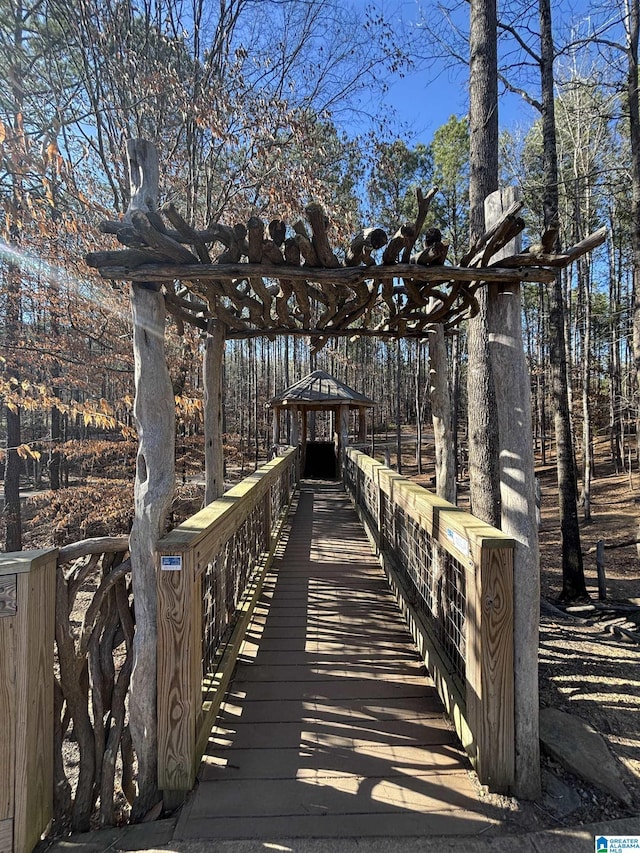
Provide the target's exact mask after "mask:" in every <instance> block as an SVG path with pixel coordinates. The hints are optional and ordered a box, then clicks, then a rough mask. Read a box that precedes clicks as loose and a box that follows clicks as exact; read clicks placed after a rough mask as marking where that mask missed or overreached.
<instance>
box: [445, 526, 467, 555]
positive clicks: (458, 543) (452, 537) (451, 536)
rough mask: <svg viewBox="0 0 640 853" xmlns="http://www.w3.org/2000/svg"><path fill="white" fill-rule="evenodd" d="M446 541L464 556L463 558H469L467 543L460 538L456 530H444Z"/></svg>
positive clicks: (462, 537) (448, 528)
mask: <svg viewBox="0 0 640 853" xmlns="http://www.w3.org/2000/svg"><path fill="white" fill-rule="evenodd" d="M445 532H446V535H447V539H448V540H449V541H450V542H451V544H452V545H454V546H455V547H456V548H457V549H458V551H460V552H461V553H462V554H464V555H465V557H468V556H469V542H468V540H467V539H465V538H464V536H461V535H460V534H459V533H458V532H457V531H456V530H452V529H451V528H450V527H447V529H446V531H445Z"/></svg>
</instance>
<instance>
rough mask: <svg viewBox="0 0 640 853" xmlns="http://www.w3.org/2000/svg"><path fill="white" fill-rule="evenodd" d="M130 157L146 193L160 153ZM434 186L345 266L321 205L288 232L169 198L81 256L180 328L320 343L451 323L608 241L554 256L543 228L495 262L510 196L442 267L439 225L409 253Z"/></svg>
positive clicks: (547, 277)
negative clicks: (110, 246) (198, 210)
mask: <svg viewBox="0 0 640 853" xmlns="http://www.w3.org/2000/svg"><path fill="white" fill-rule="evenodd" d="M128 153H129V168H130V174H131V175H132V176H133V177H132V180H133V181H134V182H135V185H138V184H139V186H140V191H139V195H140V196H141V197H142V198H144V196H145V184H147V183H148V182H149V180H150V177H151V176H154V177H155V178H156V180H157V162H156V163H155V164H153V165H152V164H151V163H150V162H149V159H150V158H153V157H154V156H155V152H154V153H151V149H150V147H149V145H148V144H146V143H144V142H143V141H141V140H133V141H131V143H130V145H129V149H128ZM436 191H437V190H436V189H432V190H431V191H430V192H429V193H427V194H426V195H425V194H423V193H422V192H421V191H420V190H419V191H418V214H417V217H416V220H415V222H413V223H409V224H407V225H404V226H403V227H402V228H400V229H399V230H398V231H397V233H396V234H395V235H394V236H393V237H391V239H389V238H388V236H387V234H386V232H385V231H384V230H383V229H381V228H369V229H366V230H364V231H362V232H361V233H360V234H358V235H356V237H355V238H354V239H353V240H352V242H351V244H350V246H349V247H348V248H347V249H346V251H344V252H343V256H344V262H342V261H341V260H340V259H339V253H337V252H334V251H333V250H332V249H331V247H330V245H329V239H328V234H327V228H328V221H327V219H326V216H325V214H324V211H323V210H322V208H321V206H320V205H318V204H310V205H308V206H307V208H306V214H307V218H308V223H304V222H302V221H297V222H295V223H294V224H293V226H292V227H291V228H290V229H288V228H287V225H286V224H285V223H284V222H283V221H282V220H281V219H273V220H271V222H269V223H268V225H266V224H265V222H263V221H262V220H261V219H260V218H258V217H257V216H252V217H251V218H250V219H249V220H248V222H247V223H246V224H244V223H236V224H235V225H233V226H230V225H226V224H222V223H219V222H214V223H209V224H208V225H207V227H206V228H204V229H200V230H198V229H196V228H194V227H193V226H192V225H190V224H189V223H187V222H186V221H185V220H184V219H183V217H182V215H181V214H180V213H179V212H178V210H177V209H176V207H175V205H174V204H172V203H168V204H165V205H163V206H162V207H161V209H160V210H159V211H158V210H156V209H155V206H154V207H152V208H151V207H149V206H148V205H144V204H142V203H139V204H138V205H137V206H135V207H133V208H131V207H130V209H129V211H128V213H127V215H126V216H125V218H124V219H123V220H121V221H107V222H103V223H102V225H101V230H102V231H103V232H104V233H108V234H113V235H115V236H116V238H117V240H118V241H119V242H120V243H121V244H122V245H123V246H125V247H126V248H123V249H116V250H110V251H101V252H93V253H91V254H89V255H87V258H86V260H87V263H88V264H89V266H91V267H95V268H97V269H98V271H99V273H100V275H101V276H102V277H103V278H105V279H108V280H125V281H129V282H132V283H136V284H141V285H143V286H145V287H150V288H153V289H155V290H159V291H161V292H162V295H163V297H164V303H165V307H166V310H167V312H168V313H169V314H171V315H172V316H173V317H174V318H175V320H176V322H177V323H178V325H179V326H182V325H183V324H184V323H190V324H193V325H195V326H196V327H198V328H200V329H201V330H203V331H204V330H206V329H207V323H208V322H209V321H210V320H212V319H215V320H216V321H218V322H220V323H222V324H224V326H225V337H227V338H250V337H255V336H259V335H267V336H273V335H278V334H284V335H304V336H306V337H309V338H310V339H311V340H312V345H313V347H314V349H316V350H317V349H320V348H321V347H322V346H323V345H324V344H325V343H326V342H327V341H328V340H329V339H330V338H335V337H340V336H344V335H347V336H350V337H352V336H375V337H380V338H401V337H402V338H416V337H418V338H420V337H422V338H424V337H426V335H427V332H428V329H429V328H430V327H432V326H433V325H434V324H436V323H437V324H442V325H444V327H445V328H447V329H453V328H455V327H456V326H458V325H459V324H460V323H461V322H462V321H463V320H466V319H468V318H470V317H473V316H474V315H475V314H476V313H477V310H478V306H477V302H476V298H475V293H476V291H477V289H478V288H479V287H482V286H486V285H488V284H492V283H493V284H506V283H510V282H514V281H517V282H526V281H530V282H542V283H549V282H551V281H553V280H554V278H555V276H556V274H557V270H558V268H561V267H565V266H568V265H569V264H571V263H572V262H573V261H574V260H576V259H577V258H578V257H580V256H581V255H583V254H586V253H587V252H589V251H590V250H592V249H593V248H594V247H595V246H597V245H599V243H601V242H602V241H603V240H604V239H605V234H606V231H605V230H604V229H601V230H600V231H598V232H595V233H594V234H593V235H591V236H590V237H588V238H587V239H586V240H584V241H582V242H581V243H579V244H578V245H576V246H574V247H572V248H571V249H569V250H567V251H565V252H562V253H560V254H550V253H549V252H548V250H547V249H548V246H550V245H551V242H552V241H551V240H547V235H545V236H543V238H542V242H541V244H540V245H539V246H537V247H531V248H530V250H529V251H528V252H525V253H523V254H517V255H512V256H510V257H507V258H503V259H502V260H500V261H499V262H498V263H496V264H494V263H492V258H493V256H494V255H495V254H496V253H497V252H499V251H500V250H501V249H502V248H503V247H504V246H505V245H507V244H508V243H509V242H510V241H511V240H513V239H514V237H515V236H516V235H517V234H519V233H520V232H521V231H522V230H523V229H524V220H523V219H522V218H521V217H520V216H519V212H520V210H521V209H522V207H523V206H524V205H523V203H522V202H516V203H514V204H513V205H511V206H510V207H509V209H508V210H506V211H505V212H504V213H503V215H502V216H501V218H500V219H499V221H498V222H497V223H496V224H495V225H494V226H493V227H492V228H491V229H490V230H489V231H487V233H486V234H485V235H484V236H483V237H482V238H481V239H480V240H479V241H478V243H477V244H476V245H475V246H473V247H471V249H470V250H469V252H468V253H467V254H466V256H465V257H464V258H463V259H462V262H461V264H460V265H459V266H448V265H444V263H443V262H444V260H445V258H446V254H447V249H448V246H447V244H446V243H444V242H443V241H442V236H441V233H440V231H439V230H438V229H437V228H429V229H427V231H426V233H425V236H424V241H425V248H424V249H423V250H422V251H420V252H417V253H415V254H412V252H413V249H414V247H415V244H416V241H417V240H418V238H419V237H420V234H421V231H422V229H423V226H424V222H425V218H426V215H427V212H428V209H429V204H430V201H431V199H432V198H433V196H434V195H435V193H436ZM155 194H157V189H156V190H155ZM288 234H289V236H287V235H288ZM216 246H219V249H218V250H217V252H218V253H217V256H216V252H215V251H214V250H215V247H216ZM374 251H381V252H382V258H381V260H382V263H380V264H377V263H375V262H374V260H373V255H372V253H373V252H374ZM243 259H244V260H243Z"/></svg>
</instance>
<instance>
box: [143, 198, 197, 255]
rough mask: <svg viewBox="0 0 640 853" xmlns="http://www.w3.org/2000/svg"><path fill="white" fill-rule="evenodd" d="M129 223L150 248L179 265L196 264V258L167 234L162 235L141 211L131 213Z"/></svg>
mask: <svg viewBox="0 0 640 853" xmlns="http://www.w3.org/2000/svg"><path fill="white" fill-rule="evenodd" d="M131 222H132V223H133V226H134V228H135V229H136V231H138V233H139V234H140V235H141V236H142V237H143V238H144V240H145V241H146V242H147V244H148V245H149V246H151V248H153V249H156V250H157V251H158V252H162V253H163V254H165V255H166V256H167V257H169V258H172V259H173V260H175V261H178V262H179V263H185V264H189V263H193V262H194V261H195V262H197V261H198V258H197V257H196V256H195V255H194V254H193V252H190V251H189V249H185V247H184V246H183V245H182V244H181V243H178V242H177V240H174V239H173V238H172V237H169V236H168V235H167V234H162V233H161V232H160V231H158V229H157V228H155V227H154V226H153V225H152V224H151V221H150V219H149V216H148V215H147V214H146V213H144V211H142V210H134V211H132V212H131Z"/></svg>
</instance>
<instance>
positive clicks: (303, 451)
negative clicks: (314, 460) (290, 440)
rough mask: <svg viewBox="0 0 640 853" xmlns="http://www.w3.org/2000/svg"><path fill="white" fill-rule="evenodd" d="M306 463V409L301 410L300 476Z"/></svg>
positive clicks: (302, 474)
mask: <svg viewBox="0 0 640 853" xmlns="http://www.w3.org/2000/svg"><path fill="white" fill-rule="evenodd" d="M306 465H307V410H306V409H303V410H302V449H301V450H300V476H301V477H304V469H305V468H306Z"/></svg>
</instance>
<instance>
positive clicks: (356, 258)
mask: <svg viewBox="0 0 640 853" xmlns="http://www.w3.org/2000/svg"><path fill="white" fill-rule="evenodd" d="M388 239H389V238H388V237H387V232H386V231H384V230H383V229H382V228H365V229H364V231H360V233H359V234H356V236H355V237H354V238H353V240H352V241H351V245H350V246H349V248H348V249H347V253H346V262H347V266H350V267H357V266H358V264H365V265H366V266H372V265H373V264H374V260H373V258H372V257H371V252H373V251H374V250H375V249H381V248H382V247H383V246H384V245H385V243H386V242H387V241H388Z"/></svg>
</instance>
